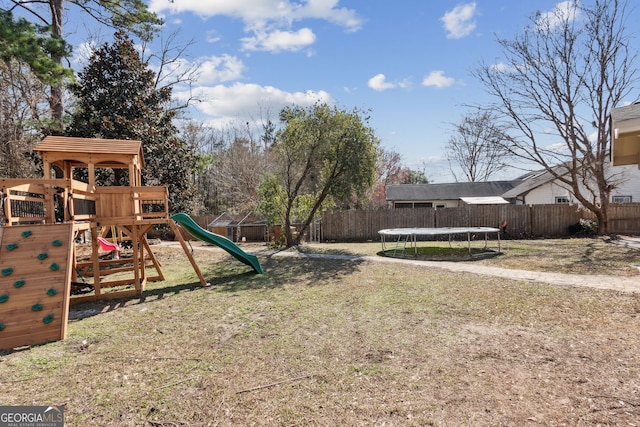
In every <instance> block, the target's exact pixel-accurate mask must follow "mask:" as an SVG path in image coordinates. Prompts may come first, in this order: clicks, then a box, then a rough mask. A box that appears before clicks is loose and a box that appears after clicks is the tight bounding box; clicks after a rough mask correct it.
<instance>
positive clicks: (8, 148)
mask: <svg viewBox="0 0 640 427" xmlns="http://www.w3.org/2000/svg"><path fill="white" fill-rule="evenodd" d="M47 112H48V103H47V90H46V86H45V85H44V84H43V83H42V82H41V81H40V80H39V79H38V78H36V76H34V75H33V73H31V71H30V69H29V67H28V66H27V65H25V64H23V63H21V62H19V61H15V60H14V61H6V62H5V61H0V176H2V177H7V178H21V177H30V176H34V174H35V165H34V163H33V161H32V159H31V158H30V157H29V152H30V151H31V148H32V147H33V146H34V145H35V143H36V142H37V141H38V139H39V134H38V130H39V129H40V127H41V125H42V121H43V120H44V119H45V118H46V117H47Z"/></svg>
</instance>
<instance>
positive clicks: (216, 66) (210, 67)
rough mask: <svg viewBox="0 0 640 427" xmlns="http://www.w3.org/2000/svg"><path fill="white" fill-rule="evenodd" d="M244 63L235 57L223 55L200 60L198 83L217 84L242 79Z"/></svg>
mask: <svg viewBox="0 0 640 427" xmlns="http://www.w3.org/2000/svg"><path fill="white" fill-rule="evenodd" d="M243 71H244V64H243V62H242V61H241V60H240V59H238V58H237V57H235V56H231V55H222V56H210V57H205V58H200V64H199V66H198V83H199V84H205V85H206V84H215V83H221V82H228V81H231V80H237V79H239V78H241V77H242V72H243Z"/></svg>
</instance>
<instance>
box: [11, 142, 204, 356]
mask: <svg viewBox="0 0 640 427" xmlns="http://www.w3.org/2000/svg"><path fill="white" fill-rule="evenodd" d="M35 151H36V152H37V153H38V154H40V156H41V157H42V160H43V170H44V178H43V179H0V191H1V194H0V196H1V197H2V200H1V203H2V204H1V206H0V207H1V210H0V213H2V215H0V219H2V218H3V219H4V224H0V225H4V226H0V243H1V246H0V268H1V269H2V270H1V272H2V275H0V349H10V348H15V347H16V346H23V345H32V344H37V343H43V342H49V341H55V340H59V339H64V338H65V337H66V325H67V319H68V309H69V304H74V303H79V302H85V301H91V300H102V299H112V298H124V297H130V296H135V295H140V294H141V293H142V291H143V289H144V287H145V284H146V283H147V281H154V280H164V276H163V275H162V271H161V268H160V263H159V262H158V260H157V259H156V257H155V255H154V254H153V252H152V251H151V248H150V246H149V242H148V241H147V232H148V231H149V230H150V229H152V228H153V227H154V226H156V225H159V224H168V225H169V226H170V227H171V228H172V230H173V231H174V233H175V236H176V238H177V239H178V240H179V241H180V243H181V245H182V248H183V249H184V251H185V254H186V255H187V257H188V259H189V261H190V262H191V265H192V266H193V268H194V270H195V272H196V274H197V275H198V278H199V281H200V283H201V284H202V285H206V281H205V279H204V277H203V276H202V273H201V272H200V269H199V268H198V266H197V264H196V262H195V260H194V258H193V256H192V254H191V251H190V250H189V247H188V245H187V243H186V242H185V240H184V238H183V236H182V233H181V231H180V229H179V228H178V225H177V224H176V223H175V222H174V221H172V220H171V219H170V217H169V208H168V191H167V188H166V187H153V186H142V175H141V171H142V168H143V167H144V158H143V156H142V144H141V142H140V141H129V140H107V139H94V138H69V137H59V136H49V137H46V138H45V139H44V140H43V141H42V142H41V143H40V144H38V145H37V146H36V148H35ZM75 168H83V169H85V170H86V176H87V182H82V181H78V180H75V179H73V170H74V169H75ZM99 168H111V169H121V170H124V171H122V172H121V173H122V174H123V175H125V176H127V177H128V181H129V185H127V186H108V187H107V186H96V175H95V173H96V170H97V169H99ZM54 171H55V172H54ZM83 233H90V235H91V238H90V242H91V248H92V250H91V255H90V256H89V258H88V259H85V260H80V259H78V257H77V256H76V255H77V254H76V245H75V244H74V242H75V240H76V239H77V238H78V237H79V236H81V235H82V234H83ZM108 242H111V244H112V245H113V246H112V247H115V248H119V245H120V244H122V243H123V242H128V243H127V245H130V247H131V248H132V249H131V254H132V255H131V256H130V257H124V256H119V257H113V258H110V257H108V256H107V257H105V256H104V255H105V251H104V250H102V248H105V249H109V247H110V246H109V244H108ZM101 255H102V256H101ZM151 270H154V272H152V271H151ZM109 277H114V278H112V279H109ZM73 285H76V286H77V287H78V288H82V289H84V290H88V292H87V293H84V294H78V295H73V294H74V291H73V289H72V288H73Z"/></svg>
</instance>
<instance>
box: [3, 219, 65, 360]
mask: <svg viewBox="0 0 640 427" xmlns="http://www.w3.org/2000/svg"><path fill="white" fill-rule="evenodd" d="M72 256H73V224H52V225H29V226H11V227H0V349H2V350H7V349H12V348H16V347H21V346H25V345H35V344H43V343H47V342H50V341H58V340H62V339H65V338H66V335H67V321H68V319H69V293H70V286H71V266H72V259H71V257H72Z"/></svg>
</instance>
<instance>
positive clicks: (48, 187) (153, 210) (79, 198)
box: [0, 179, 169, 225]
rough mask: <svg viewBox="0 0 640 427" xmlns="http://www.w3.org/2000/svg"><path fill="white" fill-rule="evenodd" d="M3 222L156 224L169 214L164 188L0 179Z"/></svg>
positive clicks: (10, 223) (13, 223)
mask: <svg viewBox="0 0 640 427" xmlns="http://www.w3.org/2000/svg"><path fill="white" fill-rule="evenodd" d="M0 193H1V194H0V198H1V200H0V201H1V203H0V217H1V219H2V223H4V224H6V225H18V224H54V223H56V222H65V221H88V222H94V221H95V222H99V223H108V224H110V225H118V224H131V222H132V220H133V221H134V223H155V222H157V221H159V220H166V219H168V217H169V195H168V191H167V188H166V187H131V186H114V187H95V188H90V186H89V185H88V184H86V183H83V182H81V181H76V180H72V179H29V180H27V179H0Z"/></svg>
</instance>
